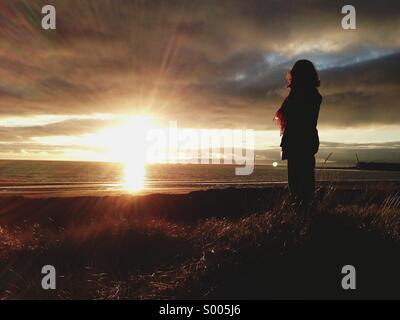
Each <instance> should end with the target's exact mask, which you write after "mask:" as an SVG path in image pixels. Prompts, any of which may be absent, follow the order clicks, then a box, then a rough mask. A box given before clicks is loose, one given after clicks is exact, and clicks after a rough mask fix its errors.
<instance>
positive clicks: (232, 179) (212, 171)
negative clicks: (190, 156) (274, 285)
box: [0, 160, 400, 195]
mask: <svg viewBox="0 0 400 320" xmlns="http://www.w3.org/2000/svg"><path fill="white" fill-rule="evenodd" d="M316 179H317V180H318V181H400V172H389V171H363V170H356V169H346V168H343V169H338V168H336V169H334V168H324V169H317V170H316ZM286 181H287V174H286V167H285V166H284V165H279V166H278V167H273V166H271V165H257V166H256V167H255V169H254V172H253V174H251V175H249V176H236V175H235V166H229V165H147V166H146V169H145V172H144V179H143V183H142V184H141V187H140V188H138V189H137V190H135V191H132V190H131V189H130V188H129V187H128V185H129V183H127V181H126V177H125V166H124V165H122V164H119V163H102V162H67V161H17V160H0V195H19V194H43V195H47V194H64V195H69V194H71V195H77V194H96V193H102V194H115V193H121V194H125V193H126V194H128V193H138V194H143V193H155V192H157V193H159V192H161V193H182V192H188V191H193V190H204V189H210V188H226V187H260V186H267V185H271V184H277V183H280V184H281V183H285V182H286ZM131 182H132V181H131ZM134 182H135V181H134Z"/></svg>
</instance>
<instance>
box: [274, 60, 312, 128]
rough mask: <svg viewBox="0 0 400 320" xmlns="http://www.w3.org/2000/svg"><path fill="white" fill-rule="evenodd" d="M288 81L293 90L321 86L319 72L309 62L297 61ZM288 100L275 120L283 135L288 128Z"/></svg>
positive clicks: (288, 74)
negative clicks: (286, 117)
mask: <svg viewBox="0 0 400 320" xmlns="http://www.w3.org/2000/svg"><path fill="white" fill-rule="evenodd" d="M286 79H287V82H288V85H287V86H288V88H290V89H291V90H297V89H300V90H310V89H313V88H314V89H315V88H317V87H319V86H320V80H319V76H318V72H317V70H316V69H315V66H314V64H313V63H312V62H311V61H309V60H297V61H296V63H295V64H294V66H293V68H292V69H291V70H290V71H289V72H288V73H287V76H286ZM287 99H288V98H286V99H285V101H284V102H283V104H282V106H281V107H280V108H279V110H278V111H277V112H276V114H275V117H274V120H276V121H277V122H278V126H279V129H280V132H281V135H283V133H284V132H285V128H286V119H285V116H286V112H287V110H286V109H287Z"/></svg>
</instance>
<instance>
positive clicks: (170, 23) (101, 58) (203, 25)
mask: <svg viewBox="0 0 400 320" xmlns="http://www.w3.org/2000/svg"><path fill="white" fill-rule="evenodd" d="M48 3H51V4H53V5H54V6H55V7H56V9H57V29H56V30H51V31H45V30H42V28H41V19H42V14H41V8H42V6H43V5H45V4H48ZM345 4H347V1H322V0H321V1H316V0H304V1H276V0H246V1H242V0H226V1H225V0H218V1H215V0H209V1H208V0H198V1H194V0H193V1H183V0H179V1H175V0H168V1H167V0H164V1H158V0H151V1H143V0H142V1H138V0H131V1H126V0H96V1H90V0H59V1H56V0H53V1H35V0H29V1H28V0H26V1H22V0H21V1H19V0H2V1H1V2H0V158H13V159H90V158H91V157H93V156H94V155H95V153H96V150H95V149H96V148H95V146H93V145H91V144H90V143H89V144H88V143H83V142H82V141H85V137H87V135H90V134H96V132H98V131H99V130H102V129H103V128H107V127H110V126H114V125H117V124H118V121H120V120H121V119H124V118H126V117H127V116H132V115H137V114H146V115H151V116H153V117H156V118H157V119H158V121H160V123H161V124H162V123H166V122H167V121H169V120H176V121H178V125H179V126H180V127H193V128H232V129H233V128H248V129H254V130H257V140H256V148H257V149H259V150H271V149H272V150H276V147H277V145H278V144H279V132H278V130H277V128H276V124H275V123H274V122H273V121H272V118H273V115H274V113H275V111H276V109H277V108H278V107H279V106H280V103H281V101H282V100H283V98H284V97H285V95H287V89H286V88H285V75H286V72H287V70H288V69H289V68H290V67H291V66H292V65H293V63H294V62H295V61H296V59H299V58H306V59H310V60H312V61H313V62H314V63H315V65H316V67H317V68H318V70H319V72H320V77H321V83H322V85H321V88H320V92H321V94H322V95H323V97H324V100H323V105H322V107H321V114H320V122H319V131H320V137H321V141H322V146H321V153H320V157H323V156H324V155H326V154H327V153H329V152H331V151H333V152H334V155H333V157H332V158H333V159H335V157H336V159H337V160H338V161H339V160H345V159H351V160H352V159H354V153H355V152H358V153H359V154H362V155H363V157H364V158H365V159H368V160H379V161H383V160H390V161H400V142H399V141H400V112H399V108H400V90H399V89H400V1H398V0H393V1H387V0H382V1H372V0H371V1H367V0H362V1H356V0H353V1H351V4H352V5H354V6H355V8H356V12H357V29H356V30H343V29H342V27H341V19H342V17H343V15H342V14H341V8H342V6H343V5H345ZM126 139H127V143H129V140H130V139H134V137H127V138H126ZM260 154H268V151H267V152H264V153H263V152H260Z"/></svg>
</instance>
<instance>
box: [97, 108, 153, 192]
mask: <svg viewBox="0 0 400 320" xmlns="http://www.w3.org/2000/svg"><path fill="white" fill-rule="evenodd" d="M151 128H153V122H152V118H151V117H149V116H133V117H128V118H127V119H126V120H124V121H123V122H121V124H120V125H118V126H116V127H112V128H106V129H103V130H102V131H100V132H99V133H97V134H96V136H95V137H94V138H93V141H92V142H93V143H94V144H95V145H96V146H101V147H103V148H104V149H105V157H106V159H107V161H114V162H120V163H122V164H123V166H124V172H123V177H122V183H123V184H124V187H125V189H126V190H127V191H129V192H137V191H140V190H141V189H142V188H143V187H144V183H145V179H146V140H145V137H146V134H147V132H148V131H149V130H150V129H151Z"/></svg>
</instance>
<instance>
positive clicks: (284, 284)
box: [0, 183, 400, 299]
mask: <svg viewBox="0 0 400 320" xmlns="http://www.w3.org/2000/svg"><path fill="white" fill-rule="evenodd" d="M398 190H399V188H398V184H392V185H388V184H384V183H381V184H367V185H363V186H354V185H346V186H335V185H331V186H325V187H322V188H320V189H319V190H318V194H317V203H316V208H315V210H314V211H313V213H312V215H311V216H309V217H304V216H301V215H298V214H296V213H295V212H294V211H293V209H292V208H291V207H290V205H289V204H288V203H287V190H285V188H283V187H273V188H264V189H242V190H233V189H228V190H219V191H203V192H194V193H191V194H189V195H175V196H174V195H150V196H144V197H127V196H112V197H77V198H52V199H27V198H21V197H6V198H5V197H3V198H0V298H2V299H169V298H195V299H200V298H208V299H214V298H234V299H236V298H243V299H249V298H255V299H271V298H306V299H307V298H400V193H399V192H398ZM48 264H50V265H54V266H55V268H56V270H57V289H56V290H49V291H46V290H43V289H42V288H41V278H42V275H41V268H42V266H43V265H48ZM347 264H350V265H354V266H355V267H356V270H357V289H356V290H355V291H345V290H343V289H342V288H341V286H340V283H341V279H342V277H343V275H342V274H341V268H342V266H344V265H347Z"/></svg>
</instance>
